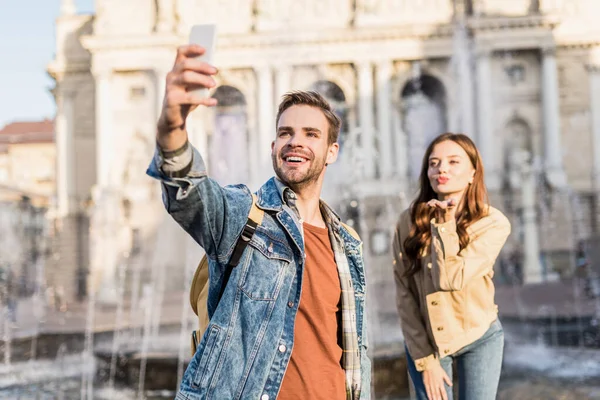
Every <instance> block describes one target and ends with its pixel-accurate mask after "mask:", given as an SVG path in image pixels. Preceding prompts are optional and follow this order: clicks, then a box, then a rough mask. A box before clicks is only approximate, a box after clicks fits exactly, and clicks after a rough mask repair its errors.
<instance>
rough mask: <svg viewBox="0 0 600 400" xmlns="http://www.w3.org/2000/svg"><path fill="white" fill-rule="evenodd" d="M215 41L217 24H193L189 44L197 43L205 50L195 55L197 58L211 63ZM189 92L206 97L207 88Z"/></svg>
mask: <svg viewBox="0 0 600 400" xmlns="http://www.w3.org/2000/svg"><path fill="white" fill-rule="evenodd" d="M216 41H217V26H216V25H214V24H205V25H194V26H192V29H191V31H190V44H197V45H200V46H202V47H204V48H205V49H206V52H205V53H204V54H202V55H201V56H198V57H196V59H197V60H200V61H204V62H206V63H209V64H211V63H212V61H213V54H214V52H215V42H216ZM190 93H194V94H195V95H196V96H199V97H203V98H206V97H208V89H197V90H194V91H192V92H190Z"/></svg>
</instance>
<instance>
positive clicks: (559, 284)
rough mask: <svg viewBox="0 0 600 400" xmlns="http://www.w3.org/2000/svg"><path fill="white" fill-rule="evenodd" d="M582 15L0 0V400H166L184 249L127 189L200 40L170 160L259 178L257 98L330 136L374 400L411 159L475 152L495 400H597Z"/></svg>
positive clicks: (262, 2) (332, 182)
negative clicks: (176, 65) (191, 94)
mask: <svg viewBox="0 0 600 400" xmlns="http://www.w3.org/2000/svg"><path fill="white" fill-rule="evenodd" d="M598 15H600V1H598V0H220V1H208V0H153V1H150V0H127V1H116V0H95V1H92V0H80V1H74V0H52V1H48V0H46V1H42V0H27V1H25V0H23V1H21V2H19V3H16V2H9V1H0V38H1V39H0V52H1V53H2V54H3V57H2V62H1V63H0V232H1V233H0V310H1V313H0V317H1V318H0V363H1V364H0V398H9V399H15V398H17V399H82V400H83V399H88V400H90V399H143V398H146V399H163V398H172V397H173V396H174V394H175V391H176V388H177V385H178V382H179V380H180V379H181V375H182V373H183V371H184V368H185V366H186V365H187V362H188V361H189V358H190V350H189V343H190V339H189V335H190V332H191V330H192V329H193V327H194V326H195V323H196V322H195V320H194V318H193V317H194V315H193V313H192V311H191V309H190V307H189V303H188V290H189V285H190V281H191V276H192V274H193V272H194V270H195V267H196V265H197V263H198V261H199V260H200V257H201V256H202V250H201V249H200V248H198V246H197V245H196V244H195V243H194V242H192V241H191V240H190V239H189V238H187V236H186V234H185V233H184V232H183V231H182V230H181V229H180V228H179V227H178V226H177V225H176V224H175V223H174V222H172V221H171V219H170V217H168V215H167V214H166V212H165V211H164V209H163V206H162V202H161V195H160V187H159V185H158V183H157V182H156V181H153V180H151V179H150V178H149V177H147V176H146V175H145V170H146V167H147V166H148V164H149V162H150V160H151V157H152V155H153V151H154V143H155V142H154V135H155V124H156V120H157V118H158V115H159V112H160V107H161V103H162V95H163V92H164V86H165V76H166V74H167V72H168V71H169V70H170V69H171V67H172V64H173V60H174V55H175V50H176V48H177V47H178V46H179V45H182V44H185V43H187V41H188V35H189V30H190V27H191V26H192V25H193V24H198V23H214V24H216V25H217V29H218V33H219V35H218V41H217V47H216V53H215V59H214V64H215V65H216V66H217V67H218V68H219V70H220V72H219V75H218V76H217V80H218V87H217V88H216V89H215V90H213V91H212V96H214V97H215V98H217V99H218V100H219V106H218V107H216V108H213V109H210V110H209V109H200V110H197V111H195V112H194V113H193V114H192V115H191V116H190V118H189V124H188V129H189V134H190V140H191V142H192V143H193V144H194V145H195V146H196V147H197V148H199V149H200V151H201V152H202V154H203V155H204V156H205V159H206V161H207V165H208V167H209V173H210V174H211V175H212V176H213V177H214V178H216V179H217V180H218V181H219V182H221V183H223V184H229V183H239V182H243V183H246V184H248V185H249V186H250V188H251V189H252V190H256V189H258V188H259V187H260V185H261V184H262V183H263V182H264V181H266V179H268V178H269V177H270V176H271V175H272V169H271V161H270V156H269V154H270V142H271V140H272V139H273V137H274V132H275V130H274V129H275V128H274V127H275V115H276V107H277V104H278V102H279V98H280V96H281V95H282V94H283V93H285V92H286V91H289V90H293V89H303V90H304V89H313V90H316V91H318V92H320V93H322V94H323V95H324V96H325V97H326V98H327V99H328V100H329V101H330V102H331V103H332V104H333V105H334V108H335V110H336V112H337V113H338V115H339V116H340V117H341V119H342V121H343V126H342V133H341V135H340V146H341V152H340V153H341V156H340V159H339V161H338V162H337V163H336V164H334V165H332V166H331V167H330V171H329V173H328V176H327V181H326V184H325V187H324V193H323V196H324V198H325V199H326V200H327V201H328V202H329V203H330V204H332V205H333V206H334V207H335V208H336V209H337V210H339V211H340V214H341V215H342V217H343V218H344V219H345V220H347V221H348V223H349V224H351V225H353V226H354V227H355V228H356V230H357V231H358V232H359V234H360V235H361V237H362V238H363V241H364V250H365V258H366V265H367V275H368V276H367V279H368V285H369V288H368V299H367V300H368V303H367V304H368V305H367V307H368V318H369V328H370V342H371V347H370V351H371V356H372V358H373V360H374V364H373V365H374V379H373V388H372V391H373V395H374V398H377V399H390V400H392V399H393V400H399V399H408V398H410V397H409V396H410V390H409V384H408V379H407V374H406V362H405V359H404V350H403V338H402V333H401V328H400V323H399V320H398V317H397V313H396V309H395V287H394V282H393V275H392V263H391V260H392V256H391V247H390V241H391V236H392V234H393V228H394V225H395V222H396V220H397V218H398V216H399V214H400V212H401V211H402V210H403V209H405V208H406V207H408V205H409V204H410V202H411V201H412V199H413V197H414V195H415V192H416V189H417V186H416V184H417V182H416V178H417V176H418V173H419V168H420V162H421V158H422V155H423V153H424V151H425V148H426V146H427V144H428V143H429V142H430V141H431V140H432V139H433V138H434V137H435V136H437V135H438V134H440V133H442V132H446V131H451V132H464V133H466V134H467V135H469V136H471V137H472V138H473V139H474V140H475V142H476V143H477V145H478V147H479V149H480V151H481V154H482V157H483V160H484V163H485V169H486V183H487V186H488V189H489V192H490V200H491V203H492V205H493V206H495V207H497V208H499V209H501V210H502V211H503V212H504V213H505V214H506V215H507V216H508V217H509V218H510V220H511V223H512V227H513V231H512V234H511V236H510V238H509V240H508V243H507V244H506V246H505V248H504V249H503V252H502V254H501V255H500V257H499V259H498V261H497V263H496V267H495V268H496V275H495V281H496V284H497V294H496V301H497V304H498V306H499V310H500V317H501V320H502V322H503V324H504V327H505V332H506V348H505V349H506V350H505V359H504V366H503V375H502V381H501V387H500V393H499V396H498V398H499V399H600V325H599V322H600V267H599V259H600V247H599V244H600V240H599V238H600V236H599V231H600V25H599V24H598V21H597V16H598Z"/></svg>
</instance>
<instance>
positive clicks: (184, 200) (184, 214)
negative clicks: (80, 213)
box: [147, 144, 252, 265]
mask: <svg viewBox="0 0 600 400" xmlns="http://www.w3.org/2000/svg"><path fill="white" fill-rule="evenodd" d="M190 146H191V144H190ZM192 150H193V153H192V161H191V165H190V166H188V167H187V168H186V171H187V173H186V174H185V176H183V177H178V178H174V177H172V176H169V174H167V173H165V171H164V170H163V168H162V166H163V165H164V164H165V160H164V159H163V158H162V156H161V154H160V151H159V149H157V150H156V153H155V156H154V158H153V160H152V162H151V163H150V166H149V167H148V170H147V174H148V175H150V176H151V177H153V178H156V179H158V180H160V181H161V185H162V192H163V202H164V204H165V208H166V209H167V211H168V212H169V214H170V215H171V216H172V217H173V219H175V221H177V223H178V224H179V225H180V226H181V227H182V228H183V229H184V230H185V231H186V232H187V233H188V234H190V236H192V237H193V238H194V240H195V241H196V242H197V243H198V244H199V245H200V246H201V247H202V248H204V250H205V251H206V254H207V255H208V257H210V258H212V259H215V260H217V261H218V263H219V264H223V265H224V264H226V263H227V261H228V259H229V256H230V253H231V251H232V250H233V246H234V244H235V242H236V240H237V238H238V236H239V235H240V233H241V231H242V229H243V227H244V225H245V223H246V219H247V218H246V216H247V215H248V213H249V212H250V207H251V206H252V194H251V193H250V190H249V189H248V188H247V187H245V186H243V185H238V186H228V187H221V185H219V184H218V183H217V182H216V181H214V180H213V179H210V178H209V177H208V176H207V173H206V168H205V166H204V161H203V160H202V157H201V155H200V153H199V152H198V150H196V149H195V148H193V147H192Z"/></svg>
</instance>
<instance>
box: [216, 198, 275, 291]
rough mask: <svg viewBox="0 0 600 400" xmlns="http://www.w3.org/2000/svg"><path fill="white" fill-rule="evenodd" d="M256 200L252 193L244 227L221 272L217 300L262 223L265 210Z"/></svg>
mask: <svg viewBox="0 0 600 400" xmlns="http://www.w3.org/2000/svg"><path fill="white" fill-rule="evenodd" d="M256 202H257V198H256V195H255V194H254V193H253V194H252V206H251V207H250V214H249V215H248V220H247V221H246V225H244V229H242V233H241V235H240V236H239V238H238V240H237V242H236V243H235V247H234V249H233V253H231V258H230V259H229V262H228V263H227V266H226V268H225V272H224V274H223V283H222V284H221V291H220V292H219V300H221V297H223V293H224V292H225V288H226V287H227V283H228V282H229V277H230V276H231V271H232V270H233V269H234V268H235V267H237V265H238V264H239V263H240V260H241V259H242V254H244V250H246V246H248V243H250V240H252V237H253V236H254V232H256V227H257V226H258V225H260V224H262V220H263V217H264V215H265V212H264V211H263V210H261V209H260V208H258V206H257V205H256Z"/></svg>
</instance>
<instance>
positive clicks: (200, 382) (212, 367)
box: [193, 325, 222, 390]
mask: <svg viewBox="0 0 600 400" xmlns="http://www.w3.org/2000/svg"><path fill="white" fill-rule="evenodd" d="M221 330H222V329H221V328H220V327H219V326H217V325H211V326H210V327H209V331H208V335H207V336H206V340H203V341H202V343H201V344H204V348H203V349H202V350H201V351H202V353H201V355H200V356H199V361H198V366H197V368H196V372H195V374H194V380H193V386H194V387H195V388H198V389H203V390H207V389H208V386H209V383H210V377H211V376H213V375H214V374H216V373H217V371H216V369H217V366H216V364H217V360H218V357H219V346H220V343H219V342H220V340H219V339H220V337H221ZM196 357H198V354H196Z"/></svg>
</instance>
